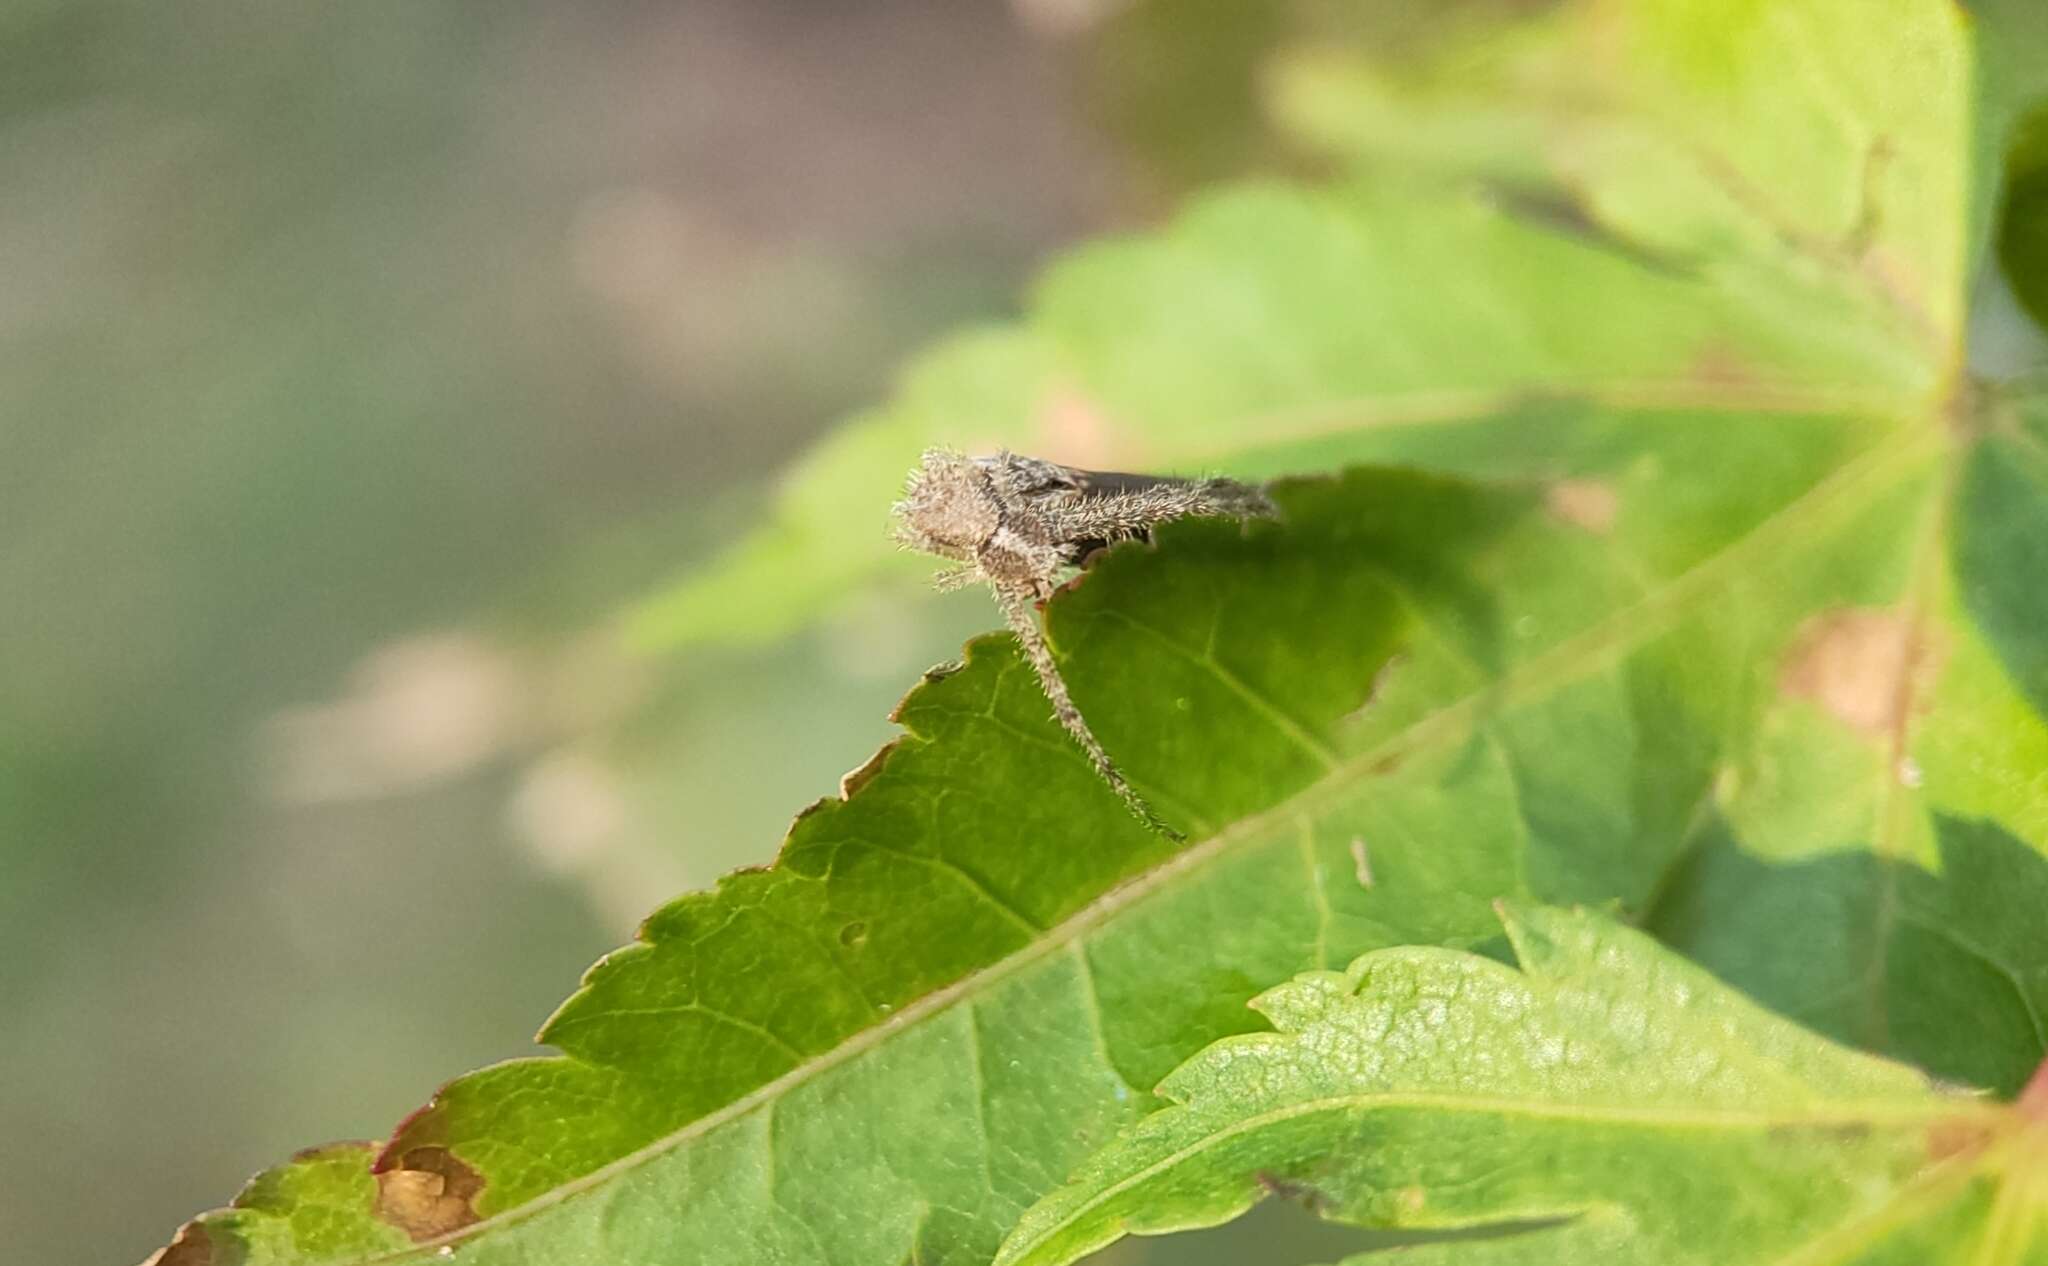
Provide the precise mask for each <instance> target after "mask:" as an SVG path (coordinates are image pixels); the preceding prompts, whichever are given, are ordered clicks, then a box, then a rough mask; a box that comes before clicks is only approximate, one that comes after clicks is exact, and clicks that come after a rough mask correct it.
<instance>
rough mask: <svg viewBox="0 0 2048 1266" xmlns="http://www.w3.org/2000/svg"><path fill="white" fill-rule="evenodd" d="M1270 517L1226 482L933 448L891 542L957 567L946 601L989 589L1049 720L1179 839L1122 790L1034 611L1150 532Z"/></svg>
mask: <svg viewBox="0 0 2048 1266" xmlns="http://www.w3.org/2000/svg"><path fill="white" fill-rule="evenodd" d="M1272 513H1273V505H1272V503H1271V502H1270V501H1268V500H1266V496H1265V494H1264V493H1263V492H1261V491H1259V490H1258V489H1257V488H1253V487H1250V486H1249V485H1246V484H1241V483H1238V482H1236V481H1234V480H1230V479H1175V478H1171V477H1165V476H1152V475H1118V474H1108V473H1104V472H1100V471H1092V470H1075V469H1074V468H1072V467H1070V466H1061V465H1059V464H1057V463H1055V462H1048V461H1043V460H1041V459H1039V458H1036V457H1022V456H1019V455H1018V454H1016V453H1010V452H1001V451H999V452H997V453H996V454H995V455H994V456H992V457H968V456H965V455H964V454H961V453H956V452H953V451H951V450H950V449H942V448H934V449H928V450H926V452H925V454H924V460H923V461H922V462H921V463H920V464H919V466H918V468H917V469H916V470H914V471H912V472H911V474H910V480H909V483H908V484H907V485H906V486H905V488H904V492H903V500H901V501H899V502H897V503H896V506H895V515H896V531H895V535H896V541H897V543H898V544H900V545H902V546H904V547H905V548H907V549H915V550H921V551H923V552H924V553H927V554H936V555H938V556H939V557H941V558H948V559H952V560H953V561H954V562H956V563H959V564H961V566H959V567H957V568H950V569H948V570H946V571H943V572H940V573H939V574H938V576H937V577H935V583H936V584H937V586H938V588H940V589H941V590H949V589H958V588H960V587H962V586H964V585H970V584H973V583H974V582H975V581H977V580H982V581H987V582H988V585H989V587H990V588H991V589H993V590H994V591H995V596H996V604H997V605H998V606H1000V607H1001V608H1002V611H1003V619H1004V621H1005V622H1006V623H1007V624H1008V625H1009V626H1010V630H1011V632H1013V633H1015V634H1016V635H1017V641H1018V643H1019V644H1020V645H1022V646H1023V648H1024V656H1025V658H1026V659H1029V660H1030V661H1031V667H1032V668H1033V669H1035V670H1036V671H1037V673H1038V681H1039V684H1040V685H1042V686H1043V687H1044V688H1045V695H1046V698H1048V699H1050V700H1051V701H1052V711H1053V715H1054V716H1055V717H1057V718H1058V719H1059V723H1060V724H1061V725H1062V726H1065V727H1066V731H1067V733H1068V734H1070V735H1072V736H1073V739H1074V742H1076V743H1078V744H1079V745H1080V747H1081V750H1082V751H1083V752H1085V753H1087V756H1088V760H1089V762H1090V763H1091V764H1093V765H1094V766H1095V772H1096V773H1098V774H1100V775H1101V776H1102V779H1103V781H1105V782H1107V783H1108V784H1109V785H1110V787H1111V788H1112V789H1114V790H1115V792H1116V794H1117V795H1118V796H1120V797H1122V799H1123V802H1124V803H1125V804H1126V805H1128V806H1129V807H1130V809H1131V812H1133V813H1135V814H1136V815H1137V816H1138V817H1139V818H1141V819H1142V820H1143V821H1145V822H1146V823H1147V824H1149V825H1150V826H1152V827H1154V828H1155V829H1157V830H1160V831H1162V832H1164V833H1166V834H1168V835H1172V836H1174V837H1175V838H1179V833H1178V832H1176V831H1174V830H1173V828H1171V827H1169V826H1167V825H1166V824H1165V823H1164V822H1162V821H1160V819H1159V816H1158V815H1157V814H1155V813H1153V812H1152V809H1151V806H1149V805H1147V804H1146V803H1145V801H1144V799H1143V798H1142V797H1141V796H1139V795H1138V793H1137V792H1136V791H1134V790H1133V789H1132V788H1131V785H1130V783H1128V782H1126V781H1125V780H1124V776H1123V774H1122V773H1121V772H1120V771H1119V770H1118V769H1117V767H1116V762H1114V761H1112V760H1110V758H1109V753H1107V752H1105V751H1103V750H1102V744H1101V743H1100V742H1098V741H1097V740H1096V738H1095V735H1094V732H1093V731H1091V730H1090V729H1089V728H1088V722H1087V721H1086V720H1084V719H1083V718H1082V716H1081V711H1080V709H1079V708H1076V707H1075V706H1074V701H1073V699H1072V697H1070V696H1069V695H1068V694H1067V683H1066V682H1065V680H1063V679H1062V678H1061V677H1060V670H1059V665H1058V664H1057V663H1056V662H1055V661H1054V659H1053V655H1052V648H1051V647H1050V646H1049V645H1047V644H1046V640H1045V633H1044V632H1043V630H1041V629H1040V628H1039V625H1038V619H1037V617H1036V615H1035V614H1034V613H1033V607H1034V606H1035V604H1037V603H1040V602H1043V601H1045V600H1046V599H1047V598H1050V597H1052V595H1053V591H1054V589H1056V588H1057V587H1058V585H1059V581H1060V578H1061V576H1062V575H1063V574H1064V573H1065V572H1067V571H1068V570H1069V569H1071V568H1076V567H1083V566H1086V565H1087V563H1088V562H1089V560H1090V559H1091V558H1092V556H1093V555H1094V554H1095V553H1096V552H1097V551H1099V550H1102V549H1105V548H1107V547H1109V546H1111V545H1114V544H1116V543H1117V542H1118V541H1132V540H1137V541H1142V540H1147V539H1149V538H1150V534H1151V530H1152V527H1153V525H1154V524H1157V523H1163V522H1165V521H1167V520H1169V519H1179V518H1185V517H1187V516H1189V515H1218V516H1228V517H1233V518H1239V519H1244V518H1252V517H1258V516H1264V515H1270V514H1272Z"/></svg>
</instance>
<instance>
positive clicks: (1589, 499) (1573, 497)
mask: <svg viewBox="0 0 2048 1266" xmlns="http://www.w3.org/2000/svg"><path fill="white" fill-rule="evenodd" d="M1543 504H1544V506H1545V508H1547V509H1548V510H1549V511H1550V513H1551V514H1553V515H1555V516H1556V517H1558V518H1560V519H1562V520H1564V521H1565V522H1566V523H1569V524H1571V525H1572V526H1573V527H1575V528H1583V529H1585V530H1586V531H1588V532H1592V533H1595V534H1597V535H1600V536H1605V535H1606V534H1607V533H1608V532H1609V531H1610V530H1611V529H1612V528H1613V527H1614V516H1615V515H1616V514H1618V513H1619V512H1620V510H1621V498H1620V496H1619V495H1617V494H1616V493H1615V491H1614V489H1613V487H1612V486H1611V485H1608V484H1604V483H1602V482H1600V481H1599V480H1597V479H1560V480H1558V481H1557V482H1556V483H1553V484H1551V485H1550V487H1549V488H1547V489H1545V490H1544V493H1543Z"/></svg>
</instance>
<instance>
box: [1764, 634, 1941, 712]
mask: <svg viewBox="0 0 2048 1266" xmlns="http://www.w3.org/2000/svg"><path fill="white" fill-rule="evenodd" d="M1916 658H1918V648H1917V647H1916V645H1915V639H1914V635H1913V624H1912V622H1911V621H1910V620H1907V619H1906V618H1905V617H1904V616H1902V615H1900V614H1899V613H1898V612H1896V611H1888V610H1880V609H1875V608H1869V607H1850V608H1845V609H1843V610H1839V611H1831V612H1829V613H1827V614H1826V615H1822V616H1817V617H1815V618H1814V619H1811V620H1809V621H1807V622H1806V624H1804V625H1803V626H1801V628H1800V630H1799V633H1798V635H1797V636H1796V637H1794V638H1793V640H1792V648H1791V650H1790V651H1788V652H1786V655H1785V662H1784V666H1783V667H1782V668H1781V669H1780V671H1779V673H1778V688H1779V689H1780V690H1782V691H1784V692H1785V693H1786V694H1788V695H1791V696H1793V697H1794V698H1798V699H1806V700H1809V701H1811V702H1813V703H1815V704H1817V705H1819V706H1820V707H1821V708H1822V709H1823V710H1825V711H1826V712H1827V713H1829V714H1830V715H1832V716H1833V717H1834V718H1835V719H1837V720H1839V721H1841V722H1842V723H1843V724H1844V725H1847V726H1849V727H1850V728H1851V729H1854V730H1858V731H1861V732H1862V733H1864V734H1867V735H1869V736H1871V737H1873V738H1878V737H1882V736H1884V735H1887V734H1892V733H1895V732H1896V731H1897V730H1898V729H1899V728H1900V726H1901V725H1903V724H1904V722H1905V719H1906V715H1905V714H1906V710H1907V709H1908V708H1909V707H1910V706H1911V700H1912V697H1913V692H1912V674H1913V672H1914V669H1915V667H1916V665H1915V663H1914V661H1915V660H1916Z"/></svg>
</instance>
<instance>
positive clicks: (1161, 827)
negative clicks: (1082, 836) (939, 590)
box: [996, 585, 1186, 840]
mask: <svg viewBox="0 0 2048 1266" xmlns="http://www.w3.org/2000/svg"><path fill="white" fill-rule="evenodd" d="M996 602H997V605H999V606H1000V607H1001V608H1002V610H1003V620H1004V622H1005V623H1007V624H1008V625H1009V626H1010V631H1011V632H1012V633H1014V634H1016V635H1017V643H1018V645H1020V646H1022V647H1023V648H1024V658H1025V659H1027V660H1029V661H1030V662H1031V667H1032V670H1033V671H1035V672H1036V673H1037V674H1038V684H1039V686H1040V687H1042V688H1043V689H1044V690H1045V697H1046V698H1047V699H1050V700H1051V701H1052V714H1053V716H1054V717H1055V718H1057V719H1058V721H1059V723H1060V725H1061V726H1062V727H1063V728H1064V729H1065V730H1066V732H1067V733H1068V734H1069V735H1070V736H1071V737H1072V738H1073V740H1074V742H1075V743H1077V744H1079V745H1080V748H1081V750H1082V751H1083V752H1084V753H1086V754H1087V757H1088V761H1089V763H1090V764H1092V765H1093V766H1095V772H1096V773H1097V774H1098V775H1099V776H1100V777H1101V778H1102V780H1103V781H1104V782H1106V783H1108V784H1109V786H1110V789H1111V790H1113V791H1115V792H1116V794H1117V797H1118V798H1119V799H1121V800H1122V801H1123V802H1124V805H1125V807H1127V808H1128V809H1130V811H1131V812H1132V813H1133V814H1134V815H1136V817H1137V818H1138V820H1139V821H1141V822H1143V823H1145V825H1147V826H1149V827H1151V828H1152V829H1153V830H1155V831H1158V832H1160V833H1161V834H1163V835H1165V836H1167V837H1168V838H1170V839H1174V840H1180V839H1185V838H1186V837H1185V836H1183V835H1182V834H1181V833H1180V832H1179V831H1176V830H1174V829H1173V828H1172V827H1171V826H1168V825H1167V824H1166V823H1165V822H1164V821H1163V820H1161V818H1160V817H1159V815H1158V814H1156V813H1154V812H1153V811H1152V806H1151V805H1149V804H1146V803H1145V799H1144V797H1142V796H1140V795H1139V794H1138V793H1137V791H1136V790H1135V789H1134V788H1133V787H1132V786H1131V784H1130V783H1129V782H1127V781H1125V779H1124V775H1123V771H1122V770H1120V769H1118V768H1117V767H1116V762H1115V761H1113V760H1111V759H1110V758H1109V753H1108V752H1106V751H1104V750H1103V748H1102V743H1101V741H1100V740H1098V739H1097V738H1096V737H1095V732H1094V731H1093V730H1091V729H1089V728H1088V722H1087V720H1086V719H1085V718H1083V717H1082V715H1081V710H1080V709H1079V708H1077V707H1075V706H1074V700H1073V696H1071V695H1069V694H1068V693H1067V682H1066V679H1065V678H1064V677H1062V676H1060V668H1059V664H1058V662H1057V661H1055V660H1054V659H1053V655H1052V646H1051V645H1050V644H1049V643H1047V642H1046V640H1045V631H1044V630H1043V629H1042V628H1040V627H1039V623H1038V613H1037V610H1036V608H1035V606H1034V602H1033V595H1032V592H1031V590H1030V589H1029V588H1028V587H1025V586H1021V585H1019V586H1015V587H999V588H997V590H996Z"/></svg>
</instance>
